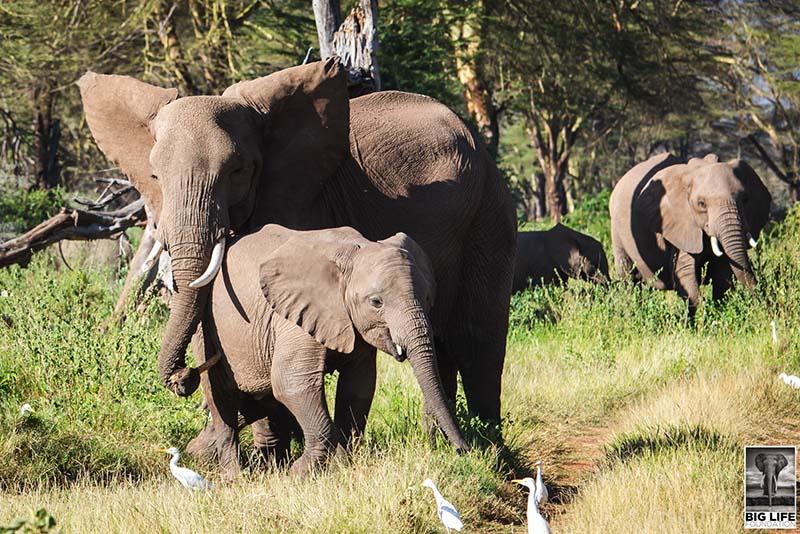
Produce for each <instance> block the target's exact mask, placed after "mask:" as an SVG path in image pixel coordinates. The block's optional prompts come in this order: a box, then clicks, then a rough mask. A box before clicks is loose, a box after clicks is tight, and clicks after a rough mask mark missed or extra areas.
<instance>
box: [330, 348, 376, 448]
mask: <svg viewBox="0 0 800 534" xmlns="http://www.w3.org/2000/svg"><path fill="white" fill-rule="evenodd" d="M333 357H334V358H336V359H337V362H336V368H337V369H338V370H339V380H338V381H337V383H336V407H335V410H334V412H333V413H334V423H335V424H336V428H337V429H338V430H339V434H340V436H341V440H342V445H344V446H345V447H347V448H350V447H351V446H352V445H353V444H354V443H356V442H357V441H358V439H359V438H360V437H361V436H362V435H363V434H364V428H365V427H366V426H367V416H368V415H369V409H370V407H371V406H372V398H373V397H374V396H375V380H376V370H375V367H376V361H375V358H376V350H375V348H374V347H371V346H369V345H367V344H366V343H358V344H357V346H356V349H355V350H354V351H353V352H352V353H350V354H338V353H337V354H335V355H334V356H333Z"/></svg>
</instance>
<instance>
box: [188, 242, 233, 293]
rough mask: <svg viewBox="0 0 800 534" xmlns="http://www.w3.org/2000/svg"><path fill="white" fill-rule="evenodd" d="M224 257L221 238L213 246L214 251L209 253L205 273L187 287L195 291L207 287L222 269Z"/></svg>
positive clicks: (223, 244)
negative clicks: (209, 258)
mask: <svg viewBox="0 0 800 534" xmlns="http://www.w3.org/2000/svg"><path fill="white" fill-rule="evenodd" d="M223 256H225V238H224V237H223V238H222V239H220V240H219V241H218V242H217V244H216V245H214V250H212V251H211V260H210V261H209V262H208V267H206V272H204V273H203V274H201V275H200V277H199V278H198V279H197V280H195V281H194V282H192V283H191V284H189V287H191V288H192V289H197V288H198V287H203V286H205V285H208V284H209V283H210V282H211V281H212V280H213V279H214V277H215V276H217V273H218V272H219V268H220V267H222V258H223Z"/></svg>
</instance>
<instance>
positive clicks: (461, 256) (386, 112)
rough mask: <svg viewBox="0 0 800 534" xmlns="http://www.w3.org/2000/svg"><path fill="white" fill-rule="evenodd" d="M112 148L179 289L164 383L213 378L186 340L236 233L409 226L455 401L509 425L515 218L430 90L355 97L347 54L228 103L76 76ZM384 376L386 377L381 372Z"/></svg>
mask: <svg viewBox="0 0 800 534" xmlns="http://www.w3.org/2000/svg"><path fill="white" fill-rule="evenodd" d="M78 86H79V88H80V92H81V98H82V101H83V106H84V111H85V113H86V119H87V123H88V125H89V127H90V129H91V131H92V135H93V136H94V138H95V141H96V142H97V144H98V146H99V147H100V149H101V150H102V151H103V152H104V153H105V155H106V156H107V157H108V158H109V159H111V160H112V161H113V162H115V163H117V164H118V165H119V166H120V167H121V168H122V170H123V171H124V172H125V173H126V174H127V175H128V176H129V178H130V180H131V182H132V183H133V184H134V186H135V187H136V188H137V190H138V191H139V192H140V193H141V194H142V196H143V197H144V199H145V202H146V204H147V206H148V207H149V209H150V210H151V211H152V212H153V214H154V218H155V220H156V224H157V228H156V233H157V235H158V239H159V243H160V245H157V246H163V247H165V248H166V249H167V250H168V251H169V253H170V256H171V258H172V273H173V278H174V281H175V285H176V292H175V294H174V295H173V297H172V299H171V301H170V315H169V319H168V321H167V326H166V329H165V333H164V337H163V340H162V344H161V348H160V351H159V355H158V370H159V375H160V378H161V380H162V382H163V384H164V385H165V386H166V387H168V388H169V389H170V390H172V391H173V392H175V393H177V394H178V395H184V396H185V395H189V394H191V393H192V392H193V391H195V390H196V389H197V387H198V384H199V382H200V376H199V374H198V373H197V372H196V371H193V370H191V369H187V367H186V362H185V354H186V349H187V346H188V344H189V342H190V340H191V338H192V336H193V335H194V333H195V331H196V330H197V327H198V324H199V323H200V321H201V318H202V315H203V312H204V310H205V309H206V302H207V299H208V294H209V284H210V283H211V282H212V281H213V280H214V278H215V276H216V274H217V272H218V271H219V268H220V266H221V264H222V258H223V257H224V250H225V242H226V239H228V238H230V237H231V236H232V235H233V236H236V235H239V236H241V235H247V234H249V233H252V232H253V231H255V230H256V229H258V228H260V227H262V226H263V225H265V224H268V223H277V224H281V225H283V226H286V227H288V228H292V229H295V230H314V229H322V228H333V227H341V226H350V227H353V228H355V229H356V230H358V231H359V232H360V233H361V234H362V235H364V236H365V237H366V238H367V239H370V240H377V239H381V238H383V237H385V236H387V235H394V234H396V233H398V232H401V231H402V232H406V233H407V234H408V235H410V236H411V237H413V239H414V240H415V241H416V242H417V243H418V244H419V245H420V247H421V248H422V249H423V250H424V251H425V252H426V253H427V254H428V256H429V258H430V261H431V264H432V266H433V271H434V274H435V281H436V287H437V292H436V302H435V305H434V307H433V310H434V311H433V314H432V316H431V322H432V325H433V328H434V331H435V333H436V338H435V342H436V352H437V356H438V365H439V373H440V376H441V379H442V381H443V384H444V388H445V391H446V394H447V397H448V398H449V399H450V400H452V401H454V400H455V394H456V385H457V372H458V373H460V375H461V378H462V384H463V387H464V392H465V396H466V399H467V404H468V407H469V409H470V411H471V412H472V413H473V414H475V415H477V416H479V417H481V418H482V419H483V420H484V421H490V422H494V423H497V424H499V422H500V387H501V377H502V371H503V363H504V359H505V346H506V333H507V330H508V311H509V295H510V293H511V278H512V271H513V259H514V247H515V240H516V221H515V215H514V207H513V203H512V200H511V196H510V193H509V191H508V188H507V187H506V185H505V183H504V182H503V180H502V179H501V177H500V175H499V172H498V170H497V168H496V166H495V164H494V162H493V161H492V159H491V157H490V156H489V155H488V153H487V152H486V149H485V148H484V146H483V145H482V143H481V141H480V140H479V139H477V138H476V137H475V136H473V134H472V133H471V132H470V130H469V128H468V127H467V126H466V125H465V124H464V123H463V121H461V120H460V119H459V118H458V117H457V116H456V115H455V114H454V113H453V112H452V111H450V110H449V109H448V108H447V107H445V106H444V105H442V104H440V103H438V102H436V101H435V100H433V99H431V98H428V97H424V96H421V95H414V94H408V93H402V92H397V91H385V92H380V93H373V94H368V95H364V96H360V97H358V98H355V99H353V100H350V99H349V95H348V91H347V74H346V72H345V70H344V69H343V68H342V66H341V65H340V63H339V60H338V59H337V58H332V59H329V60H326V61H321V62H317V63H309V64H307V65H302V66H298V67H293V68H289V69H285V70H282V71H278V72H275V73H273V74H271V75H269V76H265V77H263V78H258V79H255V80H250V81H243V82H239V83H237V84H235V85H233V86H231V87H229V88H228V89H226V90H225V92H224V93H223V94H222V96H189V97H183V98H178V94H177V91H176V90H175V89H164V88H160V87H156V86H153V85H149V84H146V83H143V82H141V81H138V80H136V79H134V78H131V77H128V76H117V75H103V74H96V73H93V72H88V73H86V74H85V75H84V76H83V77H82V78H81V79H80V80H79V81H78ZM373 380H374V377H373Z"/></svg>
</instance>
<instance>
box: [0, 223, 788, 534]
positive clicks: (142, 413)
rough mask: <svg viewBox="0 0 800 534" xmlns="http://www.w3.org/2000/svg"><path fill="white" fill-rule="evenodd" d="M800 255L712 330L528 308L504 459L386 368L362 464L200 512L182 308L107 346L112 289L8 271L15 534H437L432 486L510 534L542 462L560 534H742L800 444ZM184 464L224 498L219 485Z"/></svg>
mask: <svg viewBox="0 0 800 534" xmlns="http://www.w3.org/2000/svg"><path fill="white" fill-rule="evenodd" d="M798 236H800V213H798V212H792V213H791V214H790V217H789V219H788V220H787V222H785V223H783V224H782V225H781V226H778V227H776V228H775V229H774V230H773V232H772V233H771V234H770V235H769V236H766V237H764V238H762V240H761V241H762V243H761V245H760V246H759V250H758V254H757V255H756V256H754V260H755V263H756V265H757V267H758V269H759V287H758V290H757V291H756V292H755V293H750V292H747V291H744V290H741V289H737V290H736V291H734V292H733V294H732V295H731V296H730V298H729V299H728V300H727V301H726V302H725V303H723V304H719V305H712V304H710V303H708V302H707V303H706V304H704V305H703V306H701V308H700V310H699V312H698V316H697V321H696V324H694V325H690V324H687V322H686V321H685V308H684V304H683V303H682V302H681V301H680V299H678V298H677V297H676V296H675V295H674V294H669V293H661V292H656V291H653V290H651V289H649V288H646V287H639V286H633V285H630V284H625V283H620V282H614V283H612V284H611V285H610V286H608V287H597V286H591V285H587V284H583V283H571V284H569V285H568V286H566V287H563V288H546V289H536V290H533V291H528V292H525V293H523V294H522V295H520V296H517V297H515V298H514V300H513V306H512V320H511V325H512V329H511V332H510V335H509V345H508V356H507V361H506V368H505V373H504V376H503V410H504V418H505V422H504V436H505V440H506V445H507V449H505V450H503V449H501V448H499V447H490V448H488V449H486V450H474V451H472V452H470V453H469V454H466V455H464V456H458V455H456V454H455V453H454V452H453V451H452V450H451V449H450V448H449V446H448V445H447V444H446V443H445V442H444V441H440V442H438V443H436V444H431V443H430V442H429V441H428V438H427V436H426V434H425V432H424V430H423V428H422V424H421V417H420V411H421V395H420V392H419V387H418V386H417V384H416V381H415V380H414V378H413V374H412V372H411V369H410V366H409V365H408V364H398V363H397V362H395V361H394V360H392V359H391V358H389V357H387V356H385V355H383V356H379V364H378V391H377V395H376V398H375V401H374V404H373V409H372V412H371V414H370V420H369V424H368V427H367V433H366V436H365V438H364V440H363V441H362V443H361V444H360V446H359V448H358V449H357V450H356V452H355V454H354V456H353V458H352V459H350V460H347V461H344V462H343V463H340V464H337V465H333V466H331V467H330V468H328V469H326V470H325V471H323V472H322V473H319V474H317V475H315V476H314V477H312V478H310V479H307V480H296V479H293V478H291V477H290V476H289V475H288V474H287V473H286V472H285V471H267V472H264V471H256V472H250V471H249V470H246V471H245V473H244V474H243V475H242V477H241V478H240V479H239V480H237V481H236V482H234V483H232V484H229V485H226V484H218V486H217V488H216V489H215V490H214V491H213V492H211V493H209V494H207V495H196V496H191V495H189V494H187V493H186V492H185V491H184V490H183V489H182V488H180V486H178V485H177V483H176V482H174V481H173V480H172V479H171V478H170V475H169V472H168V470H167V461H168V458H167V457H166V455H164V454H163V453H161V452H159V450H158V449H160V448H163V447H165V446H168V445H175V446H178V447H181V448H183V447H185V445H186V443H187V442H188V441H189V440H190V439H191V438H192V437H193V436H194V435H195V434H196V433H197V432H198V431H199V430H200V429H201V428H202V426H203V424H204V422H205V416H204V414H203V413H202V412H201V411H199V410H198V409H197V404H198V403H199V401H200V397H199V395H195V396H194V397H192V398H190V399H178V398H176V397H174V396H173V395H172V394H170V393H168V392H166V391H165V390H164V389H163V388H162V387H161V386H160V385H159V382H158V380H157V377H156V372H155V356H154V355H155V354H156V352H157V350H158V345H159V341H160V334H161V328H162V325H163V322H164V318H165V316H166V310H165V309H164V307H163V306H162V305H161V304H160V303H158V302H156V301H153V302H151V303H150V307H149V310H148V312H147V314H146V315H145V316H144V317H143V318H140V317H132V318H130V319H129V320H128V321H127V322H126V323H125V324H124V325H122V326H121V327H118V328H110V329H107V330H102V329H101V328H100V327H101V324H102V323H103V321H104V319H105V317H106V315H107V313H108V311H109V310H110V308H111V306H112V305H113V302H114V297H115V295H116V293H117V291H118V289H119V288H118V286H111V287H109V284H108V277H107V273H93V272H89V273H81V272H69V271H61V272H57V273H56V272H53V271H52V269H51V264H50V263H49V261H48V259H47V258H46V257H44V256H42V257H41V258H39V259H35V261H34V262H33V263H32V265H31V266H30V268H28V269H25V270H22V269H18V268H11V269H3V270H0V289H3V290H6V291H7V292H8V296H7V297H4V298H0V525H5V524H8V523H10V522H11V521H12V520H13V519H14V518H17V517H27V516H29V515H30V511H31V510H35V509H37V508H39V507H45V508H46V509H47V510H48V512H50V513H51V514H52V515H53V516H54V517H56V518H57V520H58V525H59V527H61V528H63V529H64V531H65V532H89V531H91V532H98V531H102V532H123V531H124V532H130V531H148V532H149V531H170V532H184V531H185V532H205V531H208V532H218V531H219V530H220V525H225V526H226V529H227V530H233V531H241V532H264V531H276V530H281V531H290V532H306V531H318V532H385V531H391V532H427V531H429V532H433V531H437V529H438V526H437V525H438V520H437V518H436V516H435V511H434V506H433V498H432V496H431V495H430V494H429V492H428V491H427V490H425V489H423V488H422V487H421V486H420V483H421V482H422V480H423V479H424V478H425V477H428V476H430V477H432V478H434V479H435V480H436V481H437V483H438V484H439V486H440V488H441V489H442V491H443V492H444V494H445V495H446V496H447V498H448V499H449V500H450V501H451V502H453V503H454V504H455V505H456V506H457V508H458V509H459V510H460V511H461V513H462V515H463V517H464V521H465V524H466V525H467V528H468V529H469V530H472V531H500V532H512V531H519V530H520V529H521V524H522V522H523V521H524V511H525V505H524V503H525V493H524V492H523V491H521V490H520V489H519V488H518V487H516V486H514V485H512V484H510V483H508V479H510V478H512V477H515V476H519V475H523V474H529V473H530V472H531V465H532V462H533V461H535V460H538V459H543V460H544V461H545V480H546V481H547V483H548V484H549V485H550V487H551V490H552V491H551V494H552V496H553V503H551V504H549V505H547V506H546V507H545V509H544V510H545V513H546V515H547V516H548V517H549V518H550V519H551V521H552V523H553V525H554V531H556V532H558V531H567V532H603V531H605V532H626V531H630V529H631V528H633V527H635V530H636V531H642V532H646V531H658V532H734V531H739V530H740V527H741V516H740V513H741V502H742V496H741V491H742V489H741V468H742V466H741V461H742V460H741V447H742V446H743V445H744V444H746V443H796V442H797V441H798V439H797V438H798V436H800V417H798V415H797V411H796V409H795V407H796V406H797V402H798V401H800V392H798V391H796V390H792V389H790V388H787V387H786V386H785V385H784V384H783V383H782V382H780V381H778V380H777V378H776V376H777V374H778V373H779V372H781V371H787V372H794V374H800V351H798V350H797V349H798V348H800V306H799V305H798V304H797V303H798V302H800V301H799V300H798V297H800V237H798ZM772 320H774V321H775V322H776V324H777V330H778V337H779V341H778V343H777V344H775V343H773V341H772V339H771V333H770V326H769V323H770V321H772ZM328 383H329V386H333V385H334V383H335V378H331V379H329V380H328ZM23 402H29V403H31V404H32V405H33V407H34V415H33V417H32V418H30V419H28V420H26V421H22V420H21V419H20V418H19V417H18V415H17V412H18V410H19V406H20V405H21V404H22V403H23ZM459 408H460V409H459V414H460V417H461V423H462V425H463V426H465V427H467V429H468V430H467V433H468V434H470V435H473V436H474V435H475V434H476V433H479V432H481V429H480V428H479V427H475V425H473V422H472V421H469V420H468V419H467V415H466V413H465V410H464V404H463V398H462V399H461V403H460V406H459ZM766 413H768V414H769V416H766V415H765V414H766ZM243 443H244V452H245V455H246V453H247V450H246V449H247V447H248V444H249V439H248V438H247V436H245V439H244V440H243ZM183 461H185V462H186V463H188V465H193V466H194V467H196V468H198V469H199V470H201V471H203V473H204V474H206V475H207V476H208V477H209V478H211V479H212V480H214V481H216V482H219V476H218V474H217V471H216V469H215V468H214V466H209V465H194V464H192V462H191V460H190V459H185V460H183Z"/></svg>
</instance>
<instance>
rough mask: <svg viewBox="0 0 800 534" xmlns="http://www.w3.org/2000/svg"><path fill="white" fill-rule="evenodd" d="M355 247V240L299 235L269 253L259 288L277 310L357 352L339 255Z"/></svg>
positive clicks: (331, 343) (321, 338) (335, 346)
mask: <svg viewBox="0 0 800 534" xmlns="http://www.w3.org/2000/svg"><path fill="white" fill-rule="evenodd" d="M309 233H310V232H309ZM353 248H354V246H353V245H352V244H351V243H347V244H344V245H343V244H342V243H341V242H339V241H336V240H323V239H314V238H313V237H311V236H304V235H298V236H297V237H292V238H291V239H289V240H288V241H286V243H284V244H283V245H281V246H280V247H278V248H277V249H276V250H275V251H274V252H273V253H272V254H270V255H269V256H268V257H267V259H266V261H265V262H264V263H263V264H261V269H260V283H261V291H262V292H263V293H264V297H266V299H267V302H268V303H269V304H270V306H271V307H272V309H273V310H275V313H277V314H278V315H280V316H281V317H283V318H285V319H287V320H288V321H291V322H293V323H295V324H296V325H298V326H299V327H300V328H302V329H303V330H305V331H306V332H308V334H309V335H311V337H313V338H314V339H316V340H317V341H318V342H320V343H321V344H323V345H324V346H325V347H327V348H329V349H332V350H336V351H338V352H343V353H350V352H352V351H353V347H354V344H355V330H354V328H353V323H352V321H351V319H350V314H349V313H348V311H347V308H346V307H345V303H344V283H343V271H342V269H341V268H340V266H339V265H338V264H337V261H336V258H343V257H347V256H352V253H353V252H354V251H353V250H350V249H353Z"/></svg>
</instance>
